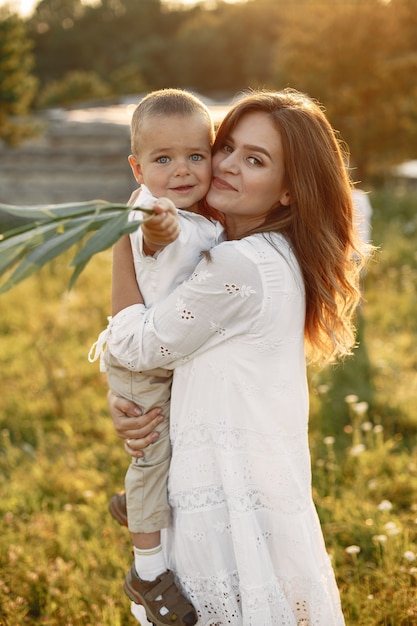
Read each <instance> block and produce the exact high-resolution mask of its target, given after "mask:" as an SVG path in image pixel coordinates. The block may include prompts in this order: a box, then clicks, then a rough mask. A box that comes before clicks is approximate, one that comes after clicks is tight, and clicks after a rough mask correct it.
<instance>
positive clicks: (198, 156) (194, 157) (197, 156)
mask: <svg viewBox="0 0 417 626" xmlns="http://www.w3.org/2000/svg"><path fill="white" fill-rule="evenodd" d="M202 160H203V157H202V156H201V154H192V155H191V156H190V161H202Z"/></svg>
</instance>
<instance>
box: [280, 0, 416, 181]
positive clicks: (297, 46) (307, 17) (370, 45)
mask: <svg viewBox="0 0 417 626" xmlns="http://www.w3.org/2000/svg"><path fill="white" fill-rule="evenodd" d="M411 4H412V3H410V2H409V0H393V1H392V2H391V3H383V2H381V1H380V0H367V2H359V1H358V0H349V1H348V2H345V3H344V4H336V5H335V6H333V7H332V10H331V11H329V10H328V6H327V5H326V4H323V3H322V2H320V1H317V2H312V3H311V4H308V3H307V4H306V5H305V6H304V10H303V11H290V12H288V14H287V24H286V28H285V29H283V31H282V39H281V40H280V42H279V44H278V48H277V53H276V59H277V73H276V82H277V83H279V84H280V85H290V86H292V87H295V88H297V89H300V90H302V91H306V92H307V93H309V95H310V96H312V97H314V98H317V99H318V100H319V101H320V102H322V103H323V105H324V106H325V108H326V113H327V115H328V117H329V119H330V121H331V122H332V124H333V126H334V127H335V128H336V129H338V130H339V131H340V133H341V136H342V138H343V139H344V140H345V141H346V142H347V144H348V146H349V148H350V151H351V155H352V164H353V165H354V166H355V168H356V169H355V170H354V172H353V177H354V178H355V179H356V180H361V181H366V179H367V178H368V177H369V176H370V175H372V174H375V173H380V172H381V171H383V170H384V169H386V168H388V167H389V166H391V165H392V164H394V163H397V162H399V161H401V160H404V159H407V158H412V154H413V152H414V154H415V150H416V148H417V134H416V131H417V120H416V113H415V102H416V96H417V92H416V89H417V88H416V84H415V81H412V80H411V76H413V75H415V73H416V67H417V65H416V63H417V59H416V52H415V50H416V48H415V41H416V39H415V26H414V37H413V36H412V35H411V32H410V26H409V25H408V26H407V21H409V22H410V21H411V23H414V25H415V23H416V18H415V17H413V16H412V13H413V11H412V10H411ZM400 7H401V9H402V10H401V11H400V10H399V8H400ZM370 33H371V34H372V36H370ZM405 33H406V34H407V36H406V37H404V34H405ZM408 33H410V34H409V35H408ZM400 42H401V45H400ZM412 102H414V105H413V106H412Z"/></svg>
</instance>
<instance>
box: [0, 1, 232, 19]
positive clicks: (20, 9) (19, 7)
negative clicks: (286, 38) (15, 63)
mask: <svg viewBox="0 0 417 626" xmlns="http://www.w3.org/2000/svg"><path fill="white" fill-rule="evenodd" d="M162 1H163V2H164V3H166V4H173V5H180V4H190V5H191V4H198V3H199V2H203V1H204V0H162ZM225 1H226V2H242V1H244V0H225ZM39 2H40V0H0V6H2V5H6V4H7V5H8V6H9V7H11V8H12V10H13V11H16V12H17V13H20V14H21V15H23V16H27V15H30V14H31V13H32V11H33V9H34V8H35V7H36V6H37V5H38V4H39ZM84 3H85V4H88V3H91V4H93V3H94V0H85V2H84Z"/></svg>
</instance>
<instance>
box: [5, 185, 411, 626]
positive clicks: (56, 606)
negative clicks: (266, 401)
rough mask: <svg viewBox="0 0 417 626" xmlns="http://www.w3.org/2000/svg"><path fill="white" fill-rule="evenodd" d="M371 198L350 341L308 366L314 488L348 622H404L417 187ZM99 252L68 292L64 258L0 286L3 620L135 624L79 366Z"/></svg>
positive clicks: (111, 451) (15, 624) (111, 452)
mask: <svg viewBox="0 0 417 626" xmlns="http://www.w3.org/2000/svg"><path fill="white" fill-rule="evenodd" d="M371 199H372V204H373V207H374V219H373V237H374V243H375V244H376V245H378V246H380V248H381V250H380V252H379V254H378V255H377V257H376V260H375V261H374V262H372V263H371V265H370V268H369V270H368V272H367V274H366V276H365V277H364V285H363V289H364V297H365V302H364V304H363V307H362V309H361V313H360V316H359V318H358V326H359V341H360V345H359V347H358V349H357V350H356V353H355V357H354V358H352V359H348V360H347V361H346V362H345V363H344V364H343V365H339V366H338V367H335V368H326V369H325V370H321V371H316V370H314V371H313V370H312V371H310V385H311V428H310V434H311V451H312V465H313V476H314V485H313V489H314V498H315V502H316V504H317V508H318V512H319V515H320V518H321V520H322V524H323V531H324V534H325V538H326V543H327V545H328V549H329V552H330V553H331V555H332V558H333V563H334V567H335V570H336V574H337V578H338V583H339V587H340V590H341V595H342V602H343V607H344V612H345V615H346V623H347V624H348V625H349V626H350V625H356V624H358V625H360V626H379V625H384V626H411V625H412V624H416V623H417V599H416V598H417V559H416V560H415V561H413V560H412V559H413V555H416V554H417V456H416V453H417V446H416V433H417V350H416V346H415V338H416V336H417V319H416V314H415V311H416V302H417V298H416V290H417V255H416V233H417V196H416V195H414V196H411V195H408V196H405V195H404V196H401V195H399V194H398V195H396V194H395V193H393V192H392V193H388V192H385V193H382V192H379V193H375V194H373V195H372V198H371ZM70 258H71V257H70V256H68V259H67V260H68V261H69V260H70ZM110 259H111V255H110V253H109V252H105V253H102V254H100V255H98V256H97V258H94V259H93V260H92V262H91V264H90V265H89V267H88V268H87V270H86V271H85V272H84V273H83V274H82V276H81V277H80V278H79V281H78V282H77V284H76V286H75V288H74V289H73V291H71V292H70V293H69V294H68V293H67V292H66V285H67V284H68V280H69V277H70V275H71V272H70V271H69V270H68V268H67V267H66V260H65V259H64V260H62V259H60V260H56V261H54V263H53V264H52V265H50V266H48V267H45V268H44V269H43V270H42V272H41V273H40V274H39V275H36V276H34V277H32V278H30V279H28V280H27V281H25V282H24V283H22V284H21V285H19V286H18V287H16V288H15V289H14V290H12V291H11V292H9V293H7V294H5V295H2V296H0V304H1V306H0V333H1V350H0V368H1V382H0V397H1V403H0V489H1V498H0V517H1V520H2V526H1V528H2V532H1V535H0V624H2V625H4V626H38V625H47V626H58V625H59V626H81V625H85V626H93V625H94V626H127V625H133V624H135V623H136V622H135V621H134V620H133V618H132V617H131V616H130V610H129V601H128V600H127V598H126V597H125V596H124V594H123V591H122V589H121V587H122V582H123V579H124V575H125V573H126V571H127V569H128V567H129V565H130V560H131V552H130V542H129V537H128V533H127V531H125V530H124V529H121V528H120V527H119V526H118V525H117V524H116V523H115V522H114V521H113V520H112V518H111V517H110V515H109V513H108V511H107V505H108V500H109V497H110V496H111V494H113V492H114V491H116V490H119V489H121V488H122V486H123V478H124V473H125V470H126V468H127V463H128V458H127V457H126V454H125V452H124V450H123V448H122V445H121V443H120V440H119V439H118V437H117V436H116V435H115V433H114V429H113V426H112V423H111V421H110V418H109V417H108V411H107V403H106V383H105V380H104V378H103V377H102V375H100V374H99V373H98V371H97V370H98V368H97V366H95V365H91V364H89V363H88V361H87V352H88V349H89V347H90V345H91V343H92V342H93V341H94V340H95V338H96V335H97V333H98V331H99V330H101V329H102V328H103V327H104V326H105V324H106V317H107V314H108V310H109V298H110V263H111V261H110ZM352 395H354V396H356V397H357V400H356V401H353V402H350V403H349V402H346V400H345V398H346V397H347V396H352ZM351 400H352V398H351ZM353 400H354V398H353ZM364 403H366V404H364ZM350 546H358V548H359V549H360V551H359V552H355V551H354V550H353V551H352V550H351V549H349V547H350ZM346 548H348V551H346ZM404 555H405V556H404ZM329 626H331V625H329Z"/></svg>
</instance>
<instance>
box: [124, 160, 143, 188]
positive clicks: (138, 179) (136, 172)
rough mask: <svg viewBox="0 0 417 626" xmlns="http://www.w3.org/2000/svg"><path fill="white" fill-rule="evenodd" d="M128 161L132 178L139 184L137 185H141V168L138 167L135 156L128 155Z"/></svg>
mask: <svg viewBox="0 0 417 626" xmlns="http://www.w3.org/2000/svg"><path fill="white" fill-rule="evenodd" d="M128 161H129V165H130V167H131V168H132V172H133V176H134V177H135V180H136V182H137V183H139V185H141V184H142V183H143V176H142V168H141V166H140V163H139V161H138V160H137V159H136V157H135V156H133V154H130V155H129V157H128Z"/></svg>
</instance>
